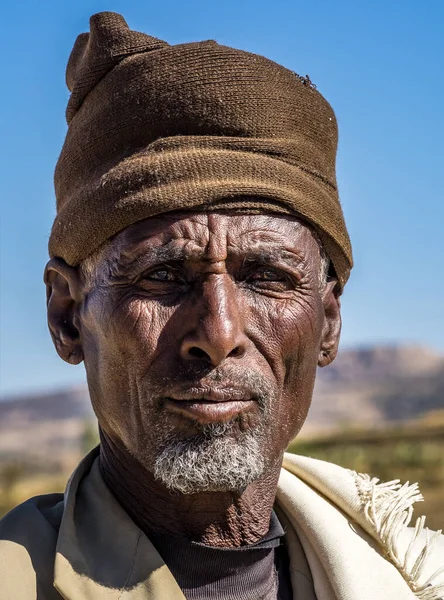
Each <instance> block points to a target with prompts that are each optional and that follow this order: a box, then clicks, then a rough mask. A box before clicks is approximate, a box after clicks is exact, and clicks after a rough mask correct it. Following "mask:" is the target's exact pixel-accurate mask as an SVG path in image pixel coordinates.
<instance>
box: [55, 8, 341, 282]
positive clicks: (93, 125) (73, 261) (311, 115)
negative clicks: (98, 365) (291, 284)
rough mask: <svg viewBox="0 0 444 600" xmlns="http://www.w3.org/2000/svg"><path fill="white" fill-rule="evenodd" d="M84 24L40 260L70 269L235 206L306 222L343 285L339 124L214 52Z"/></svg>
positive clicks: (246, 65) (278, 71) (267, 77)
mask: <svg viewBox="0 0 444 600" xmlns="http://www.w3.org/2000/svg"><path fill="white" fill-rule="evenodd" d="M90 25H91V32H90V33H82V34H81V35H79V37H78V38H77V40H76V42H75V44H74V48H73V51H72V53H71V56H70V59H69V62H68V67H67V84H68V87H69V89H70V91H71V97H70V99H69V102H68V108H67V112H66V117H67V121H68V124H69V128H68V133H67V136H66V140H65V144H64V146H63V149H62V152H61V155H60V158H59V161H58V163H57V167H56V171H55V189H56V197H57V216H56V219H55V221H54V225H53V228H52V232H51V237H50V240H49V253H50V255H51V256H59V257H62V258H63V259H64V260H65V261H66V262H67V263H68V264H70V265H78V264H79V263H80V261H81V260H82V259H84V258H85V257H87V256H88V255H90V254H91V253H92V252H94V250H96V249H97V248H98V247H99V246H100V245H101V244H102V243H103V242H104V241H105V240H107V239H108V238H110V237H111V236H113V235H114V234H116V233H117V232H119V231H121V230H122V229H124V228H125V227H127V226H128V225H130V224H132V223H135V222H136V221H139V220H141V219H145V218H146V217H149V216H153V215H156V214H159V213H164V212H167V211H174V210H184V209H191V208H196V209H198V210H214V209H217V208H228V207H232V208H237V209H238V208H242V207H244V208H249V209H257V210H262V211H269V212H276V211H278V212H283V213H289V214H296V215H299V216H302V217H303V218H305V219H306V220H307V221H308V222H310V223H311V224H312V225H313V226H314V228H315V229H316V230H317V232H318V233H319V235H320V237H321V239H322V242H323V243H324V246H325V249H326V251H327V253H328V255H329V257H330V259H331V261H332V263H333V265H334V267H335V270H336V273H337V275H338V278H339V280H340V283H341V287H342V286H344V284H345V282H346V281H347V279H348V276H349V274H350V269H351V267H352V254H351V247H350V241H349V237H348V234H347V230H346V227H345V223H344V218H343V214H342V210H341V206H340V203H339V198H338V192H337V187H336V177H335V158H336V146H337V124H336V119H335V115H334V113H333V111H332V109H331V107H330V105H329V104H328V103H327V102H326V101H325V99H324V98H323V97H322V96H321V94H319V92H317V91H316V90H315V89H314V86H313V85H312V84H311V82H310V80H309V79H308V78H304V77H300V76H298V75H296V74H295V73H293V72H292V71H289V70H288V69H285V68H284V67H282V66H280V65H278V64H276V63H275V62H272V61H271V60H268V59H267V58H264V57H262V56H259V55H256V54H251V53H249V52H243V51H241V50H235V49H233V48H228V47H226V46H220V45H219V44H217V43H216V42H214V41H204V42H196V43H190V44H180V45H177V46H170V45H169V44H167V43H166V42H163V41H161V40H159V39H157V38H154V37H151V36H149V35H145V34H143V33H138V32H136V31H132V30H130V29H129V28H128V26H127V24H126V22H125V20H124V19H123V17H121V16H120V15H118V14H115V13H108V12H105V13H99V14H96V15H94V16H92V17H91V21H90Z"/></svg>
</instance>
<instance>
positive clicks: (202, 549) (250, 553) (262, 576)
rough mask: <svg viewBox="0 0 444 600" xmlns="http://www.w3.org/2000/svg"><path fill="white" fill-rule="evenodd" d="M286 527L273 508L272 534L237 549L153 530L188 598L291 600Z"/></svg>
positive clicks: (154, 541) (167, 561)
mask: <svg viewBox="0 0 444 600" xmlns="http://www.w3.org/2000/svg"><path fill="white" fill-rule="evenodd" d="M284 535H285V534H284V530H283V529H282V526H281V524H280V523H279V520H278V518H277V516H276V514H275V513H274V512H273V513H272V515H271V520H270V528H269V530H268V533H267V534H266V535H264V537H263V538H261V539H260V540H259V541H258V542H256V543H255V544H251V545H249V546H241V547H239V548H215V547H213V546H207V545H205V544H200V543H197V542H192V541H190V540H188V539H186V538H183V537H180V538H179V537H173V536H165V535H163V536H161V535H156V534H150V535H149V538H150V540H151V541H152V542H153V544H154V545H155V546H156V549H157V551H158V552H159V554H160V555H161V556H162V558H163V560H164V561H165V564H166V565H167V566H168V568H169V569H170V571H171V572H172V574H173V576H174V578H175V579H176V581H177V583H178V585H179V587H180V588H181V590H182V591H183V594H184V596H185V597H186V598H187V600H214V599H217V600H253V599H254V600H292V598H293V594H292V590H291V582H290V571H289V561H288V555H287V551H286V547H285V545H284V543H283V540H284Z"/></svg>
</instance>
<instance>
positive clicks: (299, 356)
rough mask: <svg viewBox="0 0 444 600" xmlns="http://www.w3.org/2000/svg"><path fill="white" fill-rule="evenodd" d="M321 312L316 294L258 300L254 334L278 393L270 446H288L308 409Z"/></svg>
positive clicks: (314, 371) (315, 365)
mask: <svg viewBox="0 0 444 600" xmlns="http://www.w3.org/2000/svg"><path fill="white" fill-rule="evenodd" d="M323 319H324V310H323V306H322V302H321V299H320V298H319V297H318V296H317V295H316V294H314V293H313V294H306V295H303V296H302V295H300V296H298V297H297V298H294V299H291V300H288V301H276V300H275V299H273V300H271V299H268V298H267V299H264V300H261V306H258V307H257V308H256V312H255V316H254V318H253V321H254V323H255V335H256V336H257V339H261V340H262V348H263V349H262V352H264V353H265V356H266V357H267V360H268V362H269V363H270V365H271V367H272V370H273V373H274V375H275V378H276V380H277V382H278V386H279V388H280V391H281V397H280V401H279V404H278V405H277V406H275V407H274V410H273V427H272V431H270V434H271V438H272V444H276V446H277V445H279V446H280V447H282V444H283V443H284V444H285V445H287V444H288V443H289V442H290V441H291V439H292V438H293V437H294V436H295V435H296V434H297V432H298V431H299V429H300V428H301V426H302V425H303V423H304V421H305V418H306V416H307V413H308V409H309V407H310V403H311V398H312V393H313V386H314V381H315V377H316V369H317V362H318V355H319V348H320V344H321V334H322V325H323Z"/></svg>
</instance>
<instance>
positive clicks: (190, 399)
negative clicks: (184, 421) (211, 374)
mask: <svg viewBox="0 0 444 600" xmlns="http://www.w3.org/2000/svg"><path fill="white" fill-rule="evenodd" d="M164 402H165V404H164V406H165V408H166V409H167V410H169V411H170V412H172V413H176V414H180V415H182V416H184V417H187V418H188V419H192V420H193V421H197V422H199V423H202V424H205V423H220V422H224V421H230V420H232V419H234V418H235V417H236V416H237V415H239V414H240V413H243V412H245V411H251V410H254V409H255V408H257V401H256V400H255V399H254V398H253V396H252V394H251V393H250V392H248V391H246V390H242V389H235V388H231V389H230V388H211V389H210V388H193V389H190V390H187V391H186V392H185V391H183V392H180V393H177V394H174V393H173V394H171V395H170V396H169V397H168V398H165V401H164Z"/></svg>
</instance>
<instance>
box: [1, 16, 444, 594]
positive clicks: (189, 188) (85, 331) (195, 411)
mask: <svg viewBox="0 0 444 600" xmlns="http://www.w3.org/2000/svg"><path fill="white" fill-rule="evenodd" d="M67 82H68V86H69V88H70V90H71V97H70V100H69V103H68V110H67V120H68V124H69V128H68V133H67V137H66V141H65V145H64V147H63V150H62V153H61V156H60V159H59V162H58V165H57V169H56V174H55V185H56V194H57V211H58V212H57V217H56V219H55V222H54V226H53V229H52V233H51V238H50V243H49V249H50V255H51V259H50V261H49V263H48V265H47V267H46V271H45V282H46V286H47V297H48V323H49V328H50V331H51V335H52V338H53V341H54V344H55V347H56V349H57V352H58V353H59V355H60V356H61V358H63V359H64V360H65V361H67V362H69V363H71V364H78V363H80V362H81V361H84V362H85V367H86V372H87V377H88V385H89V390H90V395H91V400H92V403H93V407H94V410H95V413H96V415H97V418H98V421H99V427H100V439H101V443H100V448H98V449H96V450H94V451H93V452H92V453H90V454H89V455H88V456H87V457H86V458H85V459H84V460H83V461H82V463H81V464H80V465H79V467H78V468H77V469H76V471H75V472H74V474H73V476H72V477H71V479H70V481H69V483H68V486H67V489H66V492H65V494H64V495H61V494H53V495H49V496H41V497H38V498H34V499H31V500H29V501H28V502H25V503H24V504H23V505H21V506H20V507H18V508H17V509H16V510H15V511H12V512H11V513H10V514H9V515H8V516H6V517H5V518H4V520H3V521H2V523H1V525H0V539H1V541H0V573H1V578H0V596H1V598H2V599H5V600H6V599H8V600H9V599H11V600H30V599H35V598H38V600H56V599H60V598H64V599H66V600H74V599H75V600H83V599H85V600H86V599H94V600H96V599H101V598H104V599H105V598H110V599H112V598H115V599H116V600H117V599H128V600H130V599H131V600H142V599H168V600H170V599H183V598H188V599H193V600H201V599H209V598H223V599H230V600H236V599H259V598H264V599H267V600H268V599H282V600H283V599H289V598H295V599H298V600H314V599H317V600H334V599H336V600H338V599H340V600H350V599H353V600H394V599H396V600H407V599H411V598H415V597H416V598H421V599H423V600H437V599H439V598H441V597H442V594H443V592H444V582H443V578H442V576H441V575H442V571H443V569H442V567H443V564H444V559H443V555H444V554H443V553H444V545H443V543H442V537H441V538H439V537H438V536H439V534H437V535H433V536H432V535H429V534H425V533H424V532H423V526H424V522H423V520H422V519H420V520H419V521H418V523H417V525H416V529H415V530H409V529H408V527H407V525H408V523H409V522H410V519H411V516H412V515H411V512H412V508H411V507H412V504H413V503H414V502H415V501H417V500H419V499H421V496H420V494H419V493H418V491H417V488H416V486H403V487H401V486H400V485H399V484H398V483H397V482H391V483H389V484H380V483H378V481H377V480H374V479H371V478H370V477H368V476H366V475H359V474H357V473H351V472H349V471H346V470H344V469H342V468H340V467H338V466H335V465H331V464H328V463H323V462H321V461H316V460H313V459H309V458H303V457H295V456H290V455H286V456H285V457H284V450H285V448H286V446H287V445H288V443H289V442H290V440H292V439H293V438H294V436H295V435H296V434H297V433H298V431H299V430H300V428H301V426H302V424H303V422H304V419H305V417H306V415H307V412H308V409H309V405H310V401H311V396H312V390H313V385H314V380H315V373H316V368H317V366H318V365H319V366H321V367H322V366H325V365H328V364H329V363H330V362H331V361H332V360H333V359H334V357H335V355H336V351H337V346H338V341H339V333H340V326H341V320H340V294H341V292H342V290H343V287H344V285H345V283H346V281H347V279H348V276H349V272H350V269H351V266H352V257H351V248H350V244H349V239H348V235H347V231H346V228H345V224H344V221H343V216H342V211H341V208H340V204H339V199H338V195H337V189H336V182H335V154H336V143H337V132H336V121H335V117H334V113H333V111H332V110H331V108H330V106H329V105H328V103H327V102H326V101H325V100H324V99H323V97H322V96H321V95H320V94H319V93H318V92H317V91H316V89H315V88H314V86H313V85H312V84H311V82H310V80H309V79H308V77H306V78H303V77H300V76H298V75H296V74H295V73H293V72H291V71H288V70H287V69H284V68H283V67H281V66H279V65H277V64H275V63H273V62H271V61H269V60H267V59H265V58H263V57H260V56H257V55H253V54H249V53H246V52H241V51H239V50H234V49H232V48H227V47H224V46H219V45H218V44H216V43H215V42H213V41H207V42H200V43H194V44H184V45H179V46H169V45H168V44H166V43H165V42H163V41H161V40H158V39H155V38H152V37H150V36H148V35H145V34H141V33H137V32H135V31H131V30H130V29H129V28H128V26H127V25H126V23H125V21H124V20H123V18H122V17H121V16H120V15H116V14H113V13H101V14H98V15H95V16H93V17H92V19H91V31H90V33H89V34H82V35H80V36H79V38H78V39H77V41H76V44H75V46H74V49H73V52H72V54H71V57H70V60H69V63H68V69H67ZM426 538H427V539H426ZM440 570H441V572H440Z"/></svg>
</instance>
